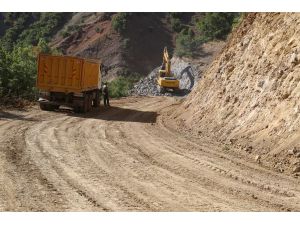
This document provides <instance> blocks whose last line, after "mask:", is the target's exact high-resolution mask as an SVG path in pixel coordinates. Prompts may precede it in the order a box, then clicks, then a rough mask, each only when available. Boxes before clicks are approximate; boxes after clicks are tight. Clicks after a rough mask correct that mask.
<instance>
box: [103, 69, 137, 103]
mask: <svg viewBox="0 0 300 225" xmlns="http://www.w3.org/2000/svg"><path fill="white" fill-rule="evenodd" d="M139 78H140V77H139V76H138V75H137V74H134V75H130V76H128V77H125V76H120V77H117V78H116V79H114V80H113V81H111V82H110V83H109V84H108V87H109V92H110V96H111V97H112V98H120V97H125V96H128V94H129V93H128V92H129V91H130V90H131V89H132V88H133V85H134V83H136V82H137V81H138V80H139Z"/></svg>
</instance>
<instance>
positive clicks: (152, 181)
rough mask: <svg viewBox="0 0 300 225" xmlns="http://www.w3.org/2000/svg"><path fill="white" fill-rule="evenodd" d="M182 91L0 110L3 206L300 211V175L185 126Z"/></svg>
mask: <svg viewBox="0 0 300 225" xmlns="http://www.w3.org/2000/svg"><path fill="white" fill-rule="evenodd" d="M182 101H183V99H181V98H170V97H129V98H121V99H119V100H112V101H111V105H112V107H110V108H103V107H101V108H100V110H99V111H98V110H95V111H93V112H90V113H88V114H84V115H82V114H75V113H73V112H72V111H71V110H69V109H60V110H59V111H56V112H46V111H41V110H40V109H38V108H37V106H34V107H32V108H28V109H27V110H26V111H16V110H2V111H0V210H1V211H299V210H300V204H299V202H300V185H299V184H300V180H299V179H296V178H294V177H292V176H288V175H286V174H281V173H279V172H276V171H274V170H273V169H272V168H268V167H267V166H265V165H263V164H260V163H258V162H257V161H255V159H252V160H251V159H249V158H247V157H244V155H241V154H240V153H239V151H238V150H237V149H235V148H234V147H228V146H227V145H224V144H222V143H221V142H218V141H217V140H216V139H214V138H212V137H208V136H207V135H205V133H203V134H197V135H194V134H192V133H191V132H190V131H189V130H184V129H182V127H181V126H180V124H178V123H177V121H175V120H174V118H172V116H171V115H172V113H173V112H174V111H176V110H177V109H178V106H179V105H180V104H181V103H182Z"/></svg>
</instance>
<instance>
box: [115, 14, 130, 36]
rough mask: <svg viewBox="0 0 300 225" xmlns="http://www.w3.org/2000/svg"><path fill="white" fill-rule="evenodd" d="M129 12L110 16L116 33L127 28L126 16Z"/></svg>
mask: <svg viewBox="0 0 300 225" xmlns="http://www.w3.org/2000/svg"><path fill="white" fill-rule="evenodd" d="M128 16H129V13H117V14H116V15H114V16H113V18H112V27H113V29H114V30H115V31H117V32H118V33H122V32H124V31H125V30H126V28H127V17H128Z"/></svg>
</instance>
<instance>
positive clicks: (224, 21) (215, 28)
mask: <svg viewBox="0 0 300 225" xmlns="http://www.w3.org/2000/svg"><path fill="white" fill-rule="evenodd" d="M236 17H239V13H206V15H205V16H204V18H203V19H202V20H201V21H200V22H199V23H198V29H199V31H200V33H201V34H202V35H203V36H204V37H205V38H207V39H208V40H213V39H225V38H226V37H227V35H228V34H229V33H230V32H231V29H232V25H233V22H234V20H235V18H236Z"/></svg>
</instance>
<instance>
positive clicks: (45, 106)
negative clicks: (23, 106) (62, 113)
mask: <svg viewBox="0 0 300 225" xmlns="http://www.w3.org/2000/svg"><path fill="white" fill-rule="evenodd" d="M57 108H58V107H57ZM40 109H41V110H44V111H53V110H54V109H55V107H54V106H53V105H50V104H47V103H42V102H40Z"/></svg>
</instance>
